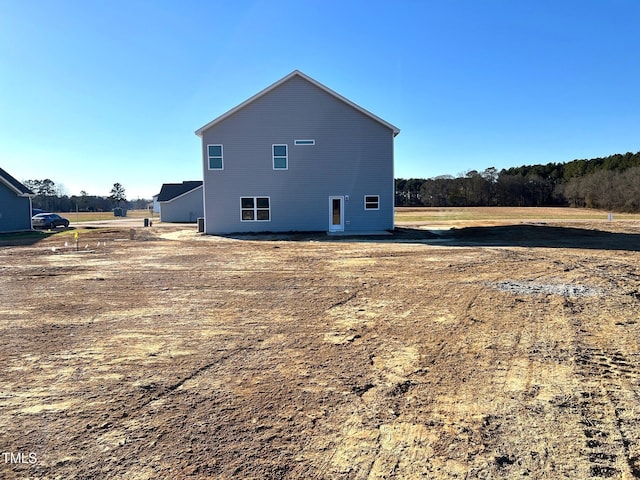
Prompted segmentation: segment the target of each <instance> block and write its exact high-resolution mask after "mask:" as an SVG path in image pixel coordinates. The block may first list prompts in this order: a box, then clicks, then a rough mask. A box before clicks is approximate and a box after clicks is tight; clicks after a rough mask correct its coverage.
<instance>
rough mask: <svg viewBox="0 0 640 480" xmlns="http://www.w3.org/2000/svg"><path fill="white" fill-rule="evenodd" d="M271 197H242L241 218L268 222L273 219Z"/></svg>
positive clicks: (247, 220)
mask: <svg viewBox="0 0 640 480" xmlns="http://www.w3.org/2000/svg"><path fill="white" fill-rule="evenodd" d="M270 204H271V202H270V200H269V197H240V220H241V221H243V222H268V221H269V220H271V205H270Z"/></svg>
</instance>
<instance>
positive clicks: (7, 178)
mask: <svg viewBox="0 0 640 480" xmlns="http://www.w3.org/2000/svg"><path fill="white" fill-rule="evenodd" d="M0 183H4V184H5V185H6V186H7V187H9V189H10V190H13V191H14V192H16V195H18V196H20V197H33V196H34V193H33V192H32V191H31V190H29V189H28V188H27V187H25V186H24V185H23V184H22V183H20V182H19V181H18V180H16V179H15V178H13V177H12V176H11V175H9V174H8V173H7V172H6V171H5V170H3V169H2V168H0Z"/></svg>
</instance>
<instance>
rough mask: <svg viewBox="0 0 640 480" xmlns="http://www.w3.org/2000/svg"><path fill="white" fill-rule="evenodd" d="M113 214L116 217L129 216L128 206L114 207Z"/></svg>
mask: <svg viewBox="0 0 640 480" xmlns="http://www.w3.org/2000/svg"><path fill="white" fill-rule="evenodd" d="M113 216H114V217H126V216H127V209H126V208H120V207H117V208H114V209H113Z"/></svg>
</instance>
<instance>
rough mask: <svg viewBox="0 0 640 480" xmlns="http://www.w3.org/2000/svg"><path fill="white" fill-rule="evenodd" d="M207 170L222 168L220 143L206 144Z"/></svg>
mask: <svg viewBox="0 0 640 480" xmlns="http://www.w3.org/2000/svg"><path fill="white" fill-rule="evenodd" d="M207 155H208V157H209V170H223V164H222V145H207Z"/></svg>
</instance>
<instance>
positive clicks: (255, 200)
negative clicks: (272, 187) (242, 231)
mask: <svg viewBox="0 0 640 480" xmlns="http://www.w3.org/2000/svg"><path fill="white" fill-rule="evenodd" d="M243 198H252V199H253V209H252V210H253V220H245V219H243V218H242V211H243V210H251V209H249V208H243V207H242V199H243ZM259 198H266V199H267V200H269V208H258V199H259ZM258 210H267V211H268V212H269V220H258ZM240 221H241V222H270V221H271V197H270V196H268V195H245V196H242V197H240Z"/></svg>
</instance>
